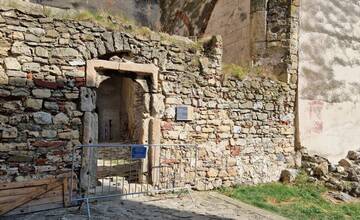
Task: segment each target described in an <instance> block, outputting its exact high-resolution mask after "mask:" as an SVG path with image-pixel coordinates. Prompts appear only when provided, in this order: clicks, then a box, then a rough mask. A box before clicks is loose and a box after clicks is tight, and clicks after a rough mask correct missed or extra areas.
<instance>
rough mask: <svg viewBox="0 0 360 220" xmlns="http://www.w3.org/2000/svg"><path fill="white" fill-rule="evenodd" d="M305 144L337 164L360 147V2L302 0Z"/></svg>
mask: <svg viewBox="0 0 360 220" xmlns="http://www.w3.org/2000/svg"><path fill="white" fill-rule="evenodd" d="M300 17H301V27H300V47H299V48H300V58H299V70H300V71H299V111H300V112H299V117H300V118H299V119H300V120H299V121H300V141H301V144H302V145H303V146H304V147H306V148H307V149H308V150H309V152H310V153H312V154H319V155H322V156H326V157H328V158H329V159H330V160H331V161H332V162H337V161H338V160H339V159H340V158H343V157H344V156H346V154H347V152H348V150H354V149H359V148H360V135H359V134H360V103H359V100H360V2H359V1H358V0H346V1H339V0H327V1H324V0H301V11H300Z"/></svg>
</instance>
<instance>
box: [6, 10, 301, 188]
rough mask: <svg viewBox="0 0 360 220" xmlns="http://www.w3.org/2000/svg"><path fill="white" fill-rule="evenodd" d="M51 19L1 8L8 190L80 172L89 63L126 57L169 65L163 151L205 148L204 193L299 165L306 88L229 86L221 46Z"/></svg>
mask: <svg viewBox="0 0 360 220" xmlns="http://www.w3.org/2000/svg"><path fill="white" fill-rule="evenodd" d="M17 8H18V9H19V6H17ZM43 12H44V10H43V8H42V6H34V7H33V8H31V7H29V6H26V9H19V10H12V9H11V8H6V7H1V8H0V15H1V16H0V79H1V80H0V83H1V86H0V107H1V108H0V123H1V126H0V128H1V143H0V160H1V161H2V162H1V165H0V181H1V182H7V181H23V180H28V179H33V178H43V177H47V176H56V175H61V174H63V173H66V172H69V171H70V167H71V149H72V147H73V146H75V145H77V144H80V143H81V142H82V140H83V133H82V131H83V126H84V120H88V119H87V117H88V116H87V113H84V112H85V111H86V108H87V107H86V106H82V105H81V99H84V97H85V98H86V97H88V96H87V95H86V94H89V93H91V92H95V88H86V80H85V72H86V64H85V63H86V62H85V61H86V60H90V59H94V58H96V59H101V58H103V57H106V56H107V54H111V55H114V54H121V53H124V51H126V52H130V53H131V56H130V58H129V59H131V61H132V62H135V63H147V64H150V63H153V64H155V65H156V66H158V67H159V76H158V79H159V80H158V90H157V91H156V94H152V95H154V96H156V97H157V99H156V100H157V103H156V109H151V110H148V111H154V112H155V113H154V114H156V115H158V117H159V118H160V119H161V122H160V126H161V132H160V140H161V143H170V144H171V143H190V144H198V145H199V155H198V156H199V161H198V171H199V172H198V175H199V178H200V180H201V181H199V185H198V188H199V189H212V188H214V187H220V186H229V185H234V184H239V183H258V182H268V181H274V180H277V179H278V178H279V175H280V172H281V170H282V169H283V168H286V167H289V166H293V165H294V163H295V161H294V160H295V158H294V155H295V149H294V139H295V125H294V116H295V96H296V95H295V91H296V84H294V83H291V82H289V83H287V82H280V81H273V80H270V79H264V78H247V79H244V80H238V79H235V78H232V77H230V78H228V79H224V77H223V74H222V71H221V63H222V41H221V38H219V37H214V38H212V40H211V41H210V42H207V43H206V45H205V47H204V48H206V49H204V48H199V46H198V44H196V43H194V42H192V41H190V40H188V39H181V40H179V39H178V38H176V40H174V39H175V38H172V37H167V38H164V37H162V36H160V35H158V34H156V33H149V35H137V34H135V35H134V34H132V33H128V32H122V31H110V30H106V29H105V28H102V27H99V26H97V25H95V24H93V23H90V22H83V21H75V20H64V19H61V18H59V17H56V18H52V17H46V16H45V15H44V13H43ZM104 55H105V56H104ZM178 105H186V106H189V107H192V108H193V111H194V114H193V118H192V120H191V121H186V122H184V121H182V122H180V121H177V120H176V114H175V108H176V106H178ZM91 108H93V106H92V107H91ZM152 114H153V113H152ZM76 161H78V159H77V160H76Z"/></svg>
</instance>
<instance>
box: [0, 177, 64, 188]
mask: <svg viewBox="0 0 360 220" xmlns="http://www.w3.org/2000/svg"><path fill="white" fill-rule="evenodd" d="M56 180H57V179H56V178H46V179H41V180H30V181H25V182H11V183H0V190H5V189H16V188H24V187H34V186H41V185H46V184H48V183H49V182H51V181H56Z"/></svg>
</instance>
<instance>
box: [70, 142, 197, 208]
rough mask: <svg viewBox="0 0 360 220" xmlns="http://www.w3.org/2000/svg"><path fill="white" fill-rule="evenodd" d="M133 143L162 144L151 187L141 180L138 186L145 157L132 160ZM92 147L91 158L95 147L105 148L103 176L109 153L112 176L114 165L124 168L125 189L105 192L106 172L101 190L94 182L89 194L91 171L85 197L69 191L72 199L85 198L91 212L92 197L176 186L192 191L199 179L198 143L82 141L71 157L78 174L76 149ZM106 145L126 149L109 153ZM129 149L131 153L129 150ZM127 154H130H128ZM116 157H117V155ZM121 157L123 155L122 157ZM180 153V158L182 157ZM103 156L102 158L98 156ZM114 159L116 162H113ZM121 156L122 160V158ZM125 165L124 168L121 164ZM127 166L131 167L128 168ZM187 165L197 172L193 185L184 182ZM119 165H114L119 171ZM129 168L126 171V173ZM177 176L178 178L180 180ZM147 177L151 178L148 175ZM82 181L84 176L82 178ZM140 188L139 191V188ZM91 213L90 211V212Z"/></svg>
mask: <svg viewBox="0 0 360 220" xmlns="http://www.w3.org/2000/svg"><path fill="white" fill-rule="evenodd" d="M133 146H135V147H136V146H147V147H148V149H149V148H159V149H158V150H159V152H160V154H159V155H158V159H159V160H155V161H156V162H155V164H154V165H155V166H153V169H158V171H156V170H155V171H154V172H155V173H156V172H158V174H159V175H158V177H157V178H158V180H156V182H155V183H154V187H152V188H151V189H150V190H149V184H148V183H147V182H146V184H147V186H146V187H145V186H143V184H142V183H141V185H140V187H139V189H138V184H140V183H139V181H140V178H143V176H144V173H143V171H141V172H138V169H141V168H142V167H141V162H142V160H141V159H139V160H132V158H131V147H133ZM86 147H89V148H93V149H89V151H90V153H89V154H87V155H85V156H88V157H90V159H91V158H93V157H94V151H95V150H100V149H101V151H103V152H102V154H100V155H102V158H101V159H102V160H103V161H102V164H103V170H104V174H105V175H103V176H105V177H106V176H107V172H106V170H107V169H106V163H105V159H106V158H107V157H110V162H109V172H110V175H109V176H110V177H112V176H113V174H112V172H113V170H114V169H115V167H113V166H114V164H115V166H119V167H120V171H121V172H125V173H124V175H123V177H122V190H121V191H120V192H119V193H115V194H109V193H108V192H106V194H104V184H105V179H106V178H104V177H103V176H100V178H101V180H102V181H101V183H102V185H101V188H102V190H101V192H99V193H97V191H96V184H95V193H94V194H93V195H92V194H89V192H90V189H89V188H91V184H90V183H93V182H92V177H93V176H91V175H89V176H88V180H87V181H88V190H87V193H86V194H85V195H84V196H83V197H82V198H76V199H73V195H72V192H70V197H71V201H85V202H86V203H87V209H88V213H90V204H89V200H91V199H102V198H109V197H124V196H125V197H126V196H131V195H139V194H146V193H149V192H153V193H157V192H171V191H173V192H175V191H177V190H184V189H185V190H187V191H188V192H189V194H190V189H191V188H192V187H191V186H192V185H193V184H196V180H197V160H198V146H197V145H195V144H116V143H110V144H88V145H79V146H77V147H74V148H73V158H72V173H74V174H75V155H76V149H81V148H86ZM106 148H122V149H125V151H124V152H125V154H124V152H122V151H121V152H120V154H119V156H118V154H115V153H114V152H113V151H110V154H109V155H105V153H109V152H105V150H104V149H106ZM126 148H130V150H129V151H127V150H126ZM128 153H130V154H128ZM126 155H128V156H126ZM114 157H115V158H114ZM119 157H120V158H119ZM121 157H125V158H121ZM179 157H180V158H179ZM99 159H100V158H99ZM113 159H114V161H115V159H116V162H114V163H113ZM119 159H120V161H121V162H119ZM193 159H195V162H193ZM98 161H99V160H97V163H96V167H97V166H98V165H99V166H100V164H101V162H100V161H99V164H98ZM121 167H124V168H125V169H123V168H121ZM126 167H128V168H129V170H128V172H127V169H126ZM133 168H134V169H136V176H134V178H133V176H132V175H133ZM186 169H188V170H189V172H193V171H195V176H194V179H193V181H194V182H193V183H191V182H190V186H189V185H188V184H189V183H188V182H185V183H184V184H182V182H181V181H182V175H186V173H184V172H185V170H186ZM116 170H117V169H115V171H116ZM126 172H127V173H126ZM150 172H151V173H154V172H153V171H147V174H146V175H149V173H150ZM114 175H115V179H116V180H115V186H116V188H115V191H118V190H117V189H118V184H119V181H118V177H119V175H118V174H117V173H116V172H115V174H114ZM126 177H128V184H127V189H126V188H125V179H126ZM93 178H95V182H97V180H98V179H97V175H95V177H93ZM177 178H178V179H179V180H178V181H179V182H177ZM147 180H148V178H147ZM80 181H81V180H80ZM108 182H109V183H108V184H109V186H108V187H106V188H108V189H109V190H108V191H109V192H111V191H112V190H111V186H112V185H111V181H110V179H109V181H108ZM131 183H133V186H134V187H135V189H134V190H131V186H132V185H131ZM71 187H73V179H71ZM139 190H140V191H139ZM89 215H90V214H89Z"/></svg>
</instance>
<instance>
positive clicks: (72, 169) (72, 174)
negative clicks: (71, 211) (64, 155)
mask: <svg viewBox="0 0 360 220" xmlns="http://www.w3.org/2000/svg"><path fill="white" fill-rule="evenodd" d="M74 166H75V146H73V150H72V164H71V177H70V178H71V179H70V185H71V190H70V204H72V201H73V200H72V199H73V190H74V188H73V185H74V183H73V178H74V176H75V173H74V169H75V168H74Z"/></svg>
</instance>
